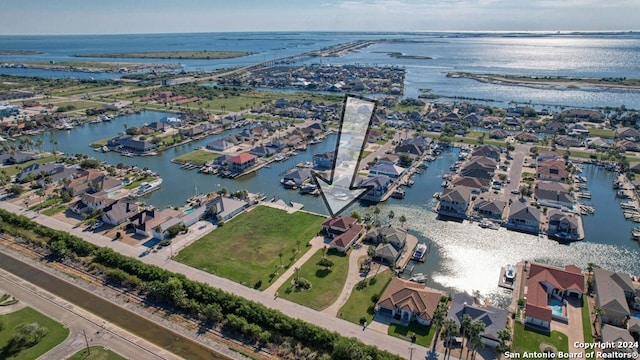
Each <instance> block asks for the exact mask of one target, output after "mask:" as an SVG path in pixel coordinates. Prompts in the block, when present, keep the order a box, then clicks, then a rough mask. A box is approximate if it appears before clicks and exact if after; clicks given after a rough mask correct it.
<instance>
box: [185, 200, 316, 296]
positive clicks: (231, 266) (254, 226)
mask: <svg viewBox="0 0 640 360" xmlns="http://www.w3.org/2000/svg"><path fill="white" fill-rule="evenodd" d="M324 220H325V218H324V217H321V216H317V215H312V214H309V213H305V212H300V211H299V212H296V213H293V214H287V212H286V211H284V210H279V209H273V208H270V207H266V206H258V207H256V208H255V209H253V210H251V211H249V212H245V213H243V214H240V215H238V216H237V217H236V218H234V219H232V220H231V221H229V222H226V223H225V224H224V226H221V227H218V229H216V230H214V231H212V232H210V233H209V234H207V235H205V236H204V237H202V238H201V239H199V240H198V241H196V242H194V243H193V244H191V245H189V246H188V247H186V248H185V249H183V250H182V251H180V253H179V254H178V255H177V256H176V260H178V261H180V262H182V263H185V264H187V265H189V266H192V267H195V268H198V269H201V270H204V271H207V272H210V273H213V274H216V275H220V276H222V277H226V278H228V279H231V280H234V281H237V282H239V283H241V284H244V285H247V286H252V287H253V286H255V284H256V283H257V282H258V281H261V282H262V283H261V286H258V287H257V288H260V289H265V288H267V287H268V286H269V283H270V281H272V280H275V279H276V278H277V275H275V276H273V278H272V277H271V274H273V273H274V270H275V269H276V267H278V266H280V258H279V256H278V253H280V252H282V253H283V257H282V262H283V265H284V266H288V265H290V264H292V263H293V262H292V261H291V257H292V256H293V254H294V252H296V251H297V249H298V245H297V243H296V241H299V242H300V253H298V254H297V255H296V258H298V257H300V256H301V255H302V254H303V253H304V252H306V251H307V247H306V244H307V242H308V241H309V240H311V239H312V238H313V237H314V236H315V235H316V233H318V231H320V226H321V224H322V222H323V221H324ZM280 273H282V271H280Z"/></svg>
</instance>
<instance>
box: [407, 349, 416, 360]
mask: <svg viewBox="0 0 640 360" xmlns="http://www.w3.org/2000/svg"><path fill="white" fill-rule="evenodd" d="M414 351H416V348H414V347H413V346H411V347H409V360H413V352H414Z"/></svg>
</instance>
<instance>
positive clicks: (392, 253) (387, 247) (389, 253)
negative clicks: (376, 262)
mask: <svg viewBox="0 0 640 360" xmlns="http://www.w3.org/2000/svg"><path fill="white" fill-rule="evenodd" d="M400 254H401V253H400V252H399V251H398V250H396V248H395V247H394V246H393V245H391V244H390V243H387V244H385V243H379V244H378V245H377V246H376V253H375V255H374V259H380V262H382V263H388V264H393V263H394V262H396V261H397V260H398V258H399V257H400Z"/></svg>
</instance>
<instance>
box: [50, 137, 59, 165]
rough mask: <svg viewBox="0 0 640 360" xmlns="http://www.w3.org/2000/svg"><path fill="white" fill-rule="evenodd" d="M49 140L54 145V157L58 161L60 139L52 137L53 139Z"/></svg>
mask: <svg viewBox="0 0 640 360" xmlns="http://www.w3.org/2000/svg"><path fill="white" fill-rule="evenodd" d="M49 142H50V143H51V145H53V159H54V160H55V161H56V162H57V161H58V158H57V154H58V140H56V139H54V138H51V140H49Z"/></svg>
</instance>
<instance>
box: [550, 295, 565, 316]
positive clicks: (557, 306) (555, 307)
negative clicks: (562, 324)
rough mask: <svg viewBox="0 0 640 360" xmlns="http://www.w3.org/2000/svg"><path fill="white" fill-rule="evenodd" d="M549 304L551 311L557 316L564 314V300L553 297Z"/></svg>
mask: <svg viewBox="0 0 640 360" xmlns="http://www.w3.org/2000/svg"><path fill="white" fill-rule="evenodd" d="M549 305H550V306H551V313H552V314H553V315H555V316H563V313H562V302H560V301H558V300H556V299H551V301H550V302H549Z"/></svg>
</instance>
